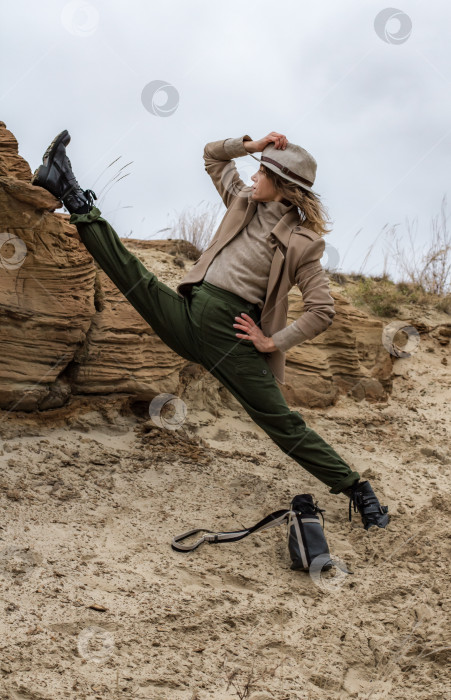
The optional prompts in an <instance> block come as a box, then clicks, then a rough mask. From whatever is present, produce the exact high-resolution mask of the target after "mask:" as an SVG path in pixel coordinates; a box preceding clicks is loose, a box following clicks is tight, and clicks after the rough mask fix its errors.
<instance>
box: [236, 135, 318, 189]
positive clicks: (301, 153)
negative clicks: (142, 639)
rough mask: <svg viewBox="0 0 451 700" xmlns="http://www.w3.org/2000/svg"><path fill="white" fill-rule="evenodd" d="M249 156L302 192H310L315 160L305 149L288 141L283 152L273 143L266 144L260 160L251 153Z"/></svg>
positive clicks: (313, 180)
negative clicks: (296, 186) (301, 189)
mask: <svg viewBox="0 0 451 700" xmlns="http://www.w3.org/2000/svg"><path fill="white" fill-rule="evenodd" d="M249 155H250V156H252V158H254V159H255V160H258V161H259V162H260V163H262V165H264V166H265V167H266V168H269V169H270V170H273V171H274V172H275V173H277V174H278V175H280V177H283V178H285V180H290V182H294V183H295V184H296V185H299V187H302V188H303V189H304V190H308V191H309V192H312V187H313V183H314V182H315V177H316V160H315V159H314V157H313V156H312V155H311V154H310V153H309V152H308V151H306V150H305V148H302V147H301V146H296V144H294V143H290V142H289V141H288V143H287V147H286V148H285V150H284V149H282V148H276V147H275V145H274V144H273V143H268V145H267V146H265V148H264V149H263V151H262V155H261V158H257V157H256V156H254V155H252V153H249Z"/></svg>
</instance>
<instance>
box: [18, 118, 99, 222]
mask: <svg viewBox="0 0 451 700" xmlns="http://www.w3.org/2000/svg"><path fill="white" fill-rule="evenodd" d="M69 141H70V135H69V132H68V131H67V129H65V130H64V131H62V132H61V133H60V134H58V136H55V138H54V139H53V141H52V143H51V144H50V146H49V147H48V148H47V150H46V152H45V153H44V155H43V157H42V165H40V166H39V168H38V169H37V170H36V171H35V172H34V174H33V177H32V178H31V184H32V185H36V186H38V187H43V188H44V189H46V190H48V191H49V192H51V193H52V194H53V195H55V197H58V199H60V200H61V201H62V202H63V204H64V206H65V207H66V209H67V211H68V212H69V213H70V214H86V213H87V212H89V211H90V210H91V208H92V206H93V204H94V199H97V197H96V195H95V193H94V192H93V191H92V190H85V191H83V190H82V189H81V187H80V185H79V184H78V182H77V180H76V178H75V175H74V173H73V172H72V165H71V162H70V160H69V158H68V157H67V155H66V146H67V144H68V143H69Z"/></svg>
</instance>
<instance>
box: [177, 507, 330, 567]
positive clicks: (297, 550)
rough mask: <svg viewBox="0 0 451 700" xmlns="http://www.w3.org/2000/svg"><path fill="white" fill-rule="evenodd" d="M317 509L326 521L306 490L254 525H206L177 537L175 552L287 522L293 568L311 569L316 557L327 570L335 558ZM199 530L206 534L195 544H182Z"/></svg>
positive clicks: (238, 536)
mask: <svg viewBox="0 0 451 700" xmlns="http://www.w3.org/2000/svg"><path fill="white" fill-rule="evenodd" d="M318 513H321V517H322V518H323V524H324V517H323V513H324V510H322V509H321V508H319V507H318V504H317V503H314V502H313V497H312V495H311V494H309V493H304V494H301V495H300V496H295V497H294V498H293V500H292V502H291V506H290V508H289V510H286V509H285V510H276V511H274V513H270V514H269V515H267V516H266V518H263V520H260V521H259V522H258V523H257V524H256V525H254V526H253V527H249V528H247V529H245V530H234V531H232V532H211V530H204V529H203V528H199V529H196V530H189V531H188V532H184V533H182V534H181V535H177V536H176V537H174V539H173V540H172V544H171V547H172V549H174V550H175V551H176V552H191V551H192V550H193V549H197V547H199V546H200V545H201V544H202V543H203V542H208V543H209V544H216V543H219V542H236V541H237V540H242V539H243V538H244V537H247V536H248V535H250V534H252V533H253V532H263V531H264V530H269V528H271V527H275V526H276V525H280V524H281V523H283V522H287V524H288V549H289V552H290V557H291V561H292V564H291V569H294V570H301V571H308V570H309V568H310V565H311V563H312V562H313V561H314V560H315V559H317V561H318V562H320V563H321V566H320V569H321V570H324V571H328V570H329V569H331V568H332V566H333V562H332V559H331V558H330V552H329V547H328V546H327V542H326V538H325V536H324V531H323V527H322V525H321V522H320V520H319V517H318ZM199 532H204V533H206V534H204V535H203V536H202V537H201V538H199V539H198V540H197V541H196V542H194V543H193V544H180V542H182V541H183V540H185V539H186V538H187V537H191V536H192V535H197V534H198V533H199Z"/></svg>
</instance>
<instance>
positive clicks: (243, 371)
mask: <svg viewBox="0 0 451 700" xmlns="http://www.w3.org/2000/svg"><path fill="white" fill-rule="evenodd" d="M233 367H234V370H235V374H238V375H245V376H247V377H262V378H263V379H264V378H267V377H271V378H274V375H273V373H272V372H271V370H270V368H269V365H268V363H267V362H266V360H265V358H264V356H263V354H262V353H259V352H258V351H256V354H255V355H243V356H241V357H240V356H237V357H234V358H233Z"/></svg>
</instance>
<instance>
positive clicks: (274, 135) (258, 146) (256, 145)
mask: <svg viewBox="0 0 451 700" xmlns="http://www.w3.org/2000/svg"><path fill="white" fill-rule="evenodd" d="M268 143H274V146H275V148H277V149H280V148H281V149H282V150H285V148H286V147H287V143H288V139H287V137H286V136H284V134H279V132H278V131H271V133H270V134H268V136H264V137H263V138H262V139H259V140H258V141H244V147H245V149H246V150H247V151H248V152H249V153H260V152H261V151H263V149H264V148H265V147H266V146H267V145H268Z"/></svg>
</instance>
